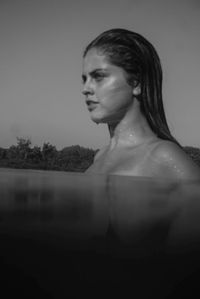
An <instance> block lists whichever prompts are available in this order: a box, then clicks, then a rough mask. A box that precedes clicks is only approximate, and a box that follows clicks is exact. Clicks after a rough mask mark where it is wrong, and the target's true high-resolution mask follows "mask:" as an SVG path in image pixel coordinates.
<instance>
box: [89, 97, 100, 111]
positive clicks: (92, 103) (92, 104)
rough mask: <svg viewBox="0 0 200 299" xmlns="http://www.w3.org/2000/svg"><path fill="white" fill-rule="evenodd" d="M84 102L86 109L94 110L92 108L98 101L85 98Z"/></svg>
mask: <svg viewBox="0 0 200 299" xmlns="http://www.w3.org/2000/svg"><path fill="white" fill-rule="evenodd" d="M86 104H87V106H88V110H89V111H92V110H94V109H95V108H96V107H97V105H98V102H96V101H93V100H89V99H87V100H86Z"/></svg>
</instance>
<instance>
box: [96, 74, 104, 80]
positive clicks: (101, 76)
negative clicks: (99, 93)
mask: <svg viewBox="0 0 200 299" xmlns="http://www.w3.org/2000/svg"><path fill="white" fill-rule="evenodd" d="M103 78H104V75H102V74H95V75H94V79H95V80H96V81H101V80H103Z"/></svg>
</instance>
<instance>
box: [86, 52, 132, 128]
mask: <svg viewBox="0 0 200 299" xmlns="http://www.w3.org/2000/svg"><path fill="white" fill-rule="evenodd" d="M82 79H83V94H84V95H85V99H86V104H87V106H88V110H89V112H90V116H91V119H92V120H93V121H94V122H96V123H112V122H118V121H120V120H121V119H122V117H123V116H124V115H125V113H126V111H127V109H128V108H129V107H130V106H131V104H132V101H133V88H132V87H131V86H130V85H129V84H128V83H127V73H126V72H125V71H124V70H123V69H122V68H121V67H118V66H116V65H113V64H111V63H109V60H108V59H107V58H106V56H105V55H101V53H100V51H97V50H96V49H95V48H93V49H90V50H89V51H88V52H87V54H86V56H85V58H84V60H83V75H82Z"/></svg>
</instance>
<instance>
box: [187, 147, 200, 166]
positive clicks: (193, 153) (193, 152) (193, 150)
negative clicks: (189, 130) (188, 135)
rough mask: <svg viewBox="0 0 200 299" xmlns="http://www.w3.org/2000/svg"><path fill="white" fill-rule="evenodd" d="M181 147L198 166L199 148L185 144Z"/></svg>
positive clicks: (199, 160) (199, 163) (199, 158)
mask: <svg viewBox="0 0 200 299" xmlns="http://www.w3.org/2000/svg"><path fill="white" fill-rule="evenodd" d="M183 149H184V151H185V152H186V154H188V155H189V156H190V157H191V158H192V160H193V161H194V162H195V163H196V164H197V165H199V166H200V149H199V148H197V147H193V146H185V147H183Z"/></svg>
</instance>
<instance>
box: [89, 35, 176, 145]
mask: <svg viewBox="0 0 200 299" xmlns="http://www.w3.org/2000/svg"><path fill="white" fill-rule="evenodd" d="M92 48H95V49H97V51H99V52H100V53H101V54H103V55H106V57H107V59H108V61H109V62H110V63H112V64H113V65H116V66H119V67H121V68H123V69H124V70H125V71H126V73H127V82H128V83H129V84H130V85H131V84H132V85H133V83H135V82H136V83H137V84H140V86H141V94H140V96H139V97H138V100H139V101H140V107H141V111H142V113H143V114H144V116H145V117H146V119H147V122H148V124H149V126H150V127H151V129H152V131H153V132H154V133H155V134H156V135H157V136H158V137H159V138H161V139H165V140H170V141H172V142H175V143H176V144H178V145H179V146H180V144H179V143H178V141H177V140H176V139H175V138H174V137H173V136H172V135H171V133H170V130H169V127H168V124H167V120H166V116H165V111H164V107H163V99H162V67H161V63H160V59H159V56H158V54H157V52H156V50H155V48H154V47H153V45H152V44H151V43H150V42H149V41H147V40H146V38H144V37H143V36H141V35H140V34H138V33H135V32H132V31H129V30H126V29H111V30H108V31H105V32H103V33H102V34H100V35H99V36H98V37H97V38H95V39H94V40H93V41H92V42H91V43H90V44H89V45H88V46H87V47H86V49H85V51H84V53H83V57H85V56H86V54H87V52H88V51H89V50H90V49H92Z"/></svg>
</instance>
